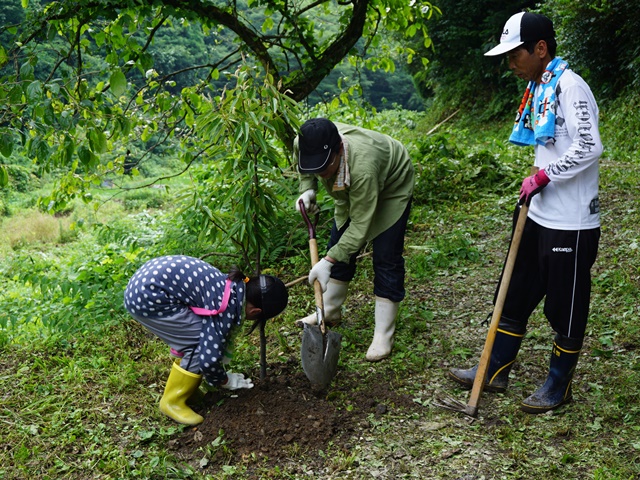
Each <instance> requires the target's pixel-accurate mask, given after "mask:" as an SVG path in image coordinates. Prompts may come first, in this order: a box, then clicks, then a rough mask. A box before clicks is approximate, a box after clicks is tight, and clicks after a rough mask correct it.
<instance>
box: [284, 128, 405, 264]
mask: <svg viewBox="0 0 640 480" xmlns="http://www.w3.org/2000/svg"><path fill="white" fill-rule="evenodd" d="M334 123H335V125H336V127H337V128H338V131H339V132H340V135H342V138H343V140H344V141H345V142H346V143H347V144H348V146H347V164H348V165H349V173H350V177H351V183H350V186H347V187H346V188H345V190H342V191H336V192H334V191H333V184H334V180H335V178H330V179H328V180H324V179H322V178H320V177H317V176H316V175H300V192H301V193H302V192H304V191H306V190H309V189H313V190H317V188H318V180H321V181H322V183H323V184H324V187H325V189H326V191H327V193H328V194H329V195H331V196H332V197H333V198H334V200H335V220H336V224H337V226H338V228H342V226H344V224H345V223H346V222H347V220H349V219H351V223H350V224H349V227H348V228H347V230H346V231H345V232H344V234H343V235H342V237H341V238H340V241H339V242H338V243H337V244H336V245H334V246H333V247H332V248H331V249H330V250H329V251H328V252H327V255H328V256H330V257H331V258H335V259H336V260H338V261H341V262H348V261H349V257H350V256H351V255H353V254H354V253H357V252H358V251H360V249H361V248H362V247H363V246H364V245H365V243H367V242H368V241H370V240H372V239H374V238H375V237H377V236H378V235H379V234H381V233H382V232H384V231H385V230H387V229H388V228H389V227H391V226H392V225H393V224H394V223H396V222H397V221H398V219H399V218H400V216H401V215H402V213H403V212H404V210H405V208H406V207H407V204H408V202H409V200H410V199H411V196H412V195H413V185H414V172H413V164H412V163H411V159H410V158H409V153H408V152H407V149H406V148H405V147H404V145H402V144H401V143H400V142H399V141H397V140H395V139H393V138H391V137H389V136H388V135H384V134H382V133H378V132H374V131H372V130H366V129H364V128H359V127H354V126H351V125H345V124H343V123H337V122H334ZM293 155H294V159H295V161H296V163H297V159H298V139H297V138H296V140H295V142H294V148H293Z"/></svg>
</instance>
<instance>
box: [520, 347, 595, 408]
mask: <svg viewBox="0 0 640 480" xmlns="http://www.w3.org/2000/svg"><path fill="white" fill-rule="evenodd" d="M581 348H582V339H581V338H580V339H577V338H570V337H565V336H564V335H560V334H557V335H556V338H555V341H554V343H553V350H552V351H551V361H550V362H549V375H548V376H547V380H546V381H545V382H544V385H542V387H540V388H539V389H538V390H536V391H535V392H534V393H533V394H532V395H530V396H529V397H527V398H525V399H524V400H523V401H522V405H520V409H521V410H523V411H525V412H527V413H545V412H548V411H549V410H553V409H555V408H558V407H559V406H561V405H564V404H565V403H568V402H570V401H571V399H572V398H573V393H572V391H571V382H572V380H573V373H574V372H575V370H576V365H577V364H578V358H579V356H580V349H581Z"/></svg>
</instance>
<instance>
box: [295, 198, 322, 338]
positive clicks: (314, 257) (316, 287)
mask: <svg viewBox="0 0 640 480" xmlns="http://www.w3.org/2000/svg"><path fill="white" fill-rule="evenodd" d="M298 205H300V213H301V214H302V217H303V218H304V220H305V222H307V227H308V228H309V255H310V256H311V267H313V266H314V265H315V264H316V263H318V262H319V261H320V259H319V258H318V242H317V240H316V225H317V223H318V217H319V216H320V214H316V219H315V222H314V223H312V222H311V220H310V219H309V216H308V215H307V210H306V209H305V207H304V202H303V201H302V200H300V201H299V202H298ZM313 293H314V296H315V300H316V316H318V317H320V322H319V323H320V331H321V332H322V335H324V334H325V331H326V329H325V325H324V302H323V300H322V285H320V282H318V281H317V280H316V281H315V282H313Z"/></svg>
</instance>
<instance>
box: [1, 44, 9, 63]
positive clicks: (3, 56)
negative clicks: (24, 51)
mask: <svg viewBox="0 0 640 480" xmlns="http://www.w3.org/2000/svg"><path fill="white" fill-rule="evenodd" d="M8 61H9V57H7V52H6V51H5V49H4V48H3V47H2V45H0V68H2V67H4V66H5V65H6V64H7V62H8Z"/></svg>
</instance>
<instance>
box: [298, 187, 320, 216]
mask: <svg viewBox="0 0 640 480" xmlns="http://www.w3.org/2000/svg"><path fill="white" fill-rule="evenodd" d="M300 200H302V203H303V204H304V209H305V210H306V211H307V213H308V214H309V215H315V214H316V213H317V212H318V205H316V191H315V190H313V189H309V190H306V191H305V192H303V193H302V195H300V196H299V197H298V199H297V200H296V210H297V211H300Z"/></svg>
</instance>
